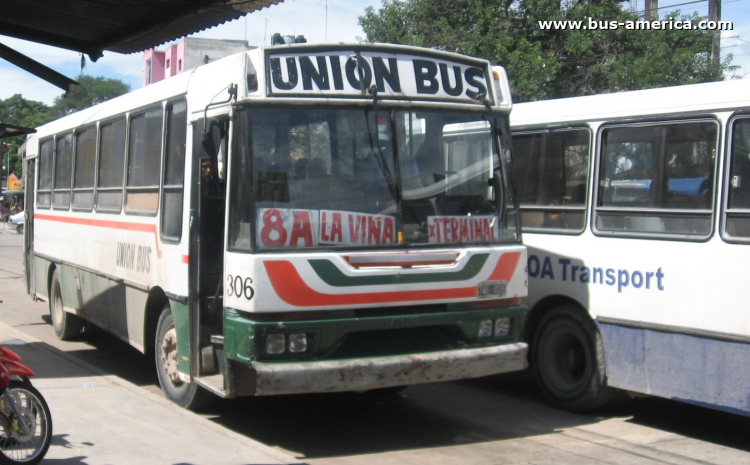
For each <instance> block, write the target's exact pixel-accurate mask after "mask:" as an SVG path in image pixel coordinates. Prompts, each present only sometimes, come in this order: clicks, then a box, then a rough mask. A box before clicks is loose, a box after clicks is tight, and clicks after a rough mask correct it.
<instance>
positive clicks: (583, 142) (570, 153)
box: [513, 129, 590, 232]
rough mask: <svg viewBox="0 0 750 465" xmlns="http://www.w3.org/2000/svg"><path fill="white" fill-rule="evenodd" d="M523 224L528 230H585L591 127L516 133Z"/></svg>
mask: <svg viewBox="0 0 750 465" xmlns="http://www.w3.org/2000/svg"><path fill="white" fill-rule="evenodd" d="M513 151H514V158H513V161H514V165H515V172H516V183H517V185H518V192H519V197H520V203H521V224H522V227H523V228H524V229H526V230H533V229H539V228H543V229H554V230H565V231H571V232H573V231H581V230H582V229H583V228H584V218H585V209H586V192H587V186H588V171H589V156H590V155H589V131H588V130H587V129H573V130H562V131H553V132H539V133H527V134H523V133H522V134H516V135H514V136H513Z"/></svg>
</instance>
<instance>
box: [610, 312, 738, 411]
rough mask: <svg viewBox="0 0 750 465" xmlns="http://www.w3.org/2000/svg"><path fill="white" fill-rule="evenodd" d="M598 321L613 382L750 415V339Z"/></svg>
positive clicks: (612, 383) (629, 387) (663, 395)
mask: <svg viewBox="0 0 750 465" xmlns="http://www.w3.org/2000/svg"><path fill="white" fill-rule="evenodd" d="M598 323H599V330H600V332H601V335H602V338H603V340H604V347H606V358H607V377H608V384H609V385H610V386H613V387H617V388H621V389H626V390H629V391H636V392H642V393H646V394H651V395H656V396H660V397H666V398H670V399H673V400H678V401H681V402H689V403H692V404H696V405H701V406H704V407H711V408H715V409H719V410H725V411H729V412H733V413H740V414H744V415H750V397H748V391H747V386H750V371H748V370H747V360H750V344H744V343H740V342H731V341H721V340H716V339H710V338H706V337H697V336H692V335H688V334H675V333H667V332H662V331H654V330H650V329H644V328H631V327H626V326H621V325H614V324H605V323H601V322H598Z"/></svg>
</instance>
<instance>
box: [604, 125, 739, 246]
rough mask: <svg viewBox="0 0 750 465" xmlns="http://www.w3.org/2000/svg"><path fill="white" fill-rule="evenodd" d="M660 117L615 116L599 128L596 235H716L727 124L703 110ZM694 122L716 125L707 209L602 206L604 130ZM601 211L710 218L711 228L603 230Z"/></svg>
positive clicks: (691, 238) (690, 238)
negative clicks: (703, 231)
mask: <svg viewBox="0 0 750 465" xmlns="http://www.w3.org/2000/svg"><path fill="white" fill-rule="evenodd" d="M659 116H660V117H658V118H656V119H654V118H640V119H633V120H616V121H605V122H603V123H602V124H600V125H599V127H598V128H597V130H596V149H595V150H596V151H595V159H594V163H595V166H594V173H593V178H592V180H593V182H592V186H593V192H592V193H591V200H592V201H591V220H590V224H591V231H592V232H593V233H594V235H596V236H601V237H625V238H631V237H632V238H639V239H655V240H676V241H681V242H707V241H709V240H710V239H711V237H712V236H713V235H714V233H715V230H716V214H717V211H716V196H717V185H718V173H720V171H719V169H720V167H721V165H720V163H721V159H722V158H723V157H722V156H721V152H722V150H723V147H722V140H723V136H722V134H723V131H724V126H723V124H722V121H721V120H720V119H719V117H718V116H717V115H716V114H714V113H707V114H706V113H704V114H695V115H680V116H675V117H669V116H666V115H659ZM694 123H713V124H714V125H715V126H716V140H715V142H716V145H715V151H716V153H715V156H714V162H713V163H714V164H713V173H714V178H713V184H712V186H711V202H710V206H709V208H708V209H670V208H650V207H646V208H628V207H600V206H599V201H600V198H601V195H602V186H601V180H600V175H601V170H602V164H603V163H604V154H603V152H602V148H603V142H602V139H603V133H604V131H605V130H607V129H612V128H635V127H649V126H670V125H678V124H694ZM601 213H610V214H612V216H627V215H628V214H631V215H632V214H641V217H642V218H659V219H661V218H686V217H690V218H708V220H709V222H708V224H709V226H710V227H709V230H708V232H707V233H706V234H692V233H685V232H680V233H675V232H659V231H649V232H642V231H624V230H618V231H616V230H603V229H600V228H598V227H597V221H598V219H599V218H600V215H601Z"/></svg>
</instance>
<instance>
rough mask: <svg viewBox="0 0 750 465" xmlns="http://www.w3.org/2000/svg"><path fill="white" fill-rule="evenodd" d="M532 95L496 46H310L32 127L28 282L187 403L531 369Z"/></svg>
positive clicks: (252, 55)
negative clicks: (463, 49) (520, 211)
mask: <svg viewBox="0 0 750 465" xmlns="http://www.w3.org/2000/svg"><path fill="white" fill-rule="evenodd" d="M510 109H511V100H510V94H509V90H508V82H507V76H506V74H505V71H504V69H503V68H501V67H495V66H490V64H489V63H488V62H487V61H484V60H478V59H474V58H470V57H465V56H460V55H455V54H449V53H443V52H438V51H434V50H426V49H420V48H413V47H401V46H389V45H367V44H357V45H341V44H338V45H297V44H295V45H282V46H274V47H269V48H265V49H257V50H252V51H249V52H243V53H240V54H237V55H233V56H230V57H227V58H225V59H222V60H218V61H216V62H213V63H209V64H205V65H203V66H200V67H198V68H196V69H194V70H192V71H188V72H185V73H183V74H180V75H177V76H175V77H172V78H169V79H167V80H165V81H162V82H159V83H155V84H152V85H149V86H147V87H145V88H143V89H140V90H137V91H134V92H132V93H130V94H128V95H125V96H122V97H120V98H117V99H113V100H111V101H108V102H105V103H103V104H100V105H97V106H95V107H92V108H90V109H87V110H84V111H81V112H78V113H75V114H72V115H70V116H66V117H64V118H62V119H59V120H57V121H54V122H52V123H49V124H47V125H45V126H42V127H40V128H38V130H37V133H36V134H34V135H33V136H32V137H30V138H29V140H28V147H29V149H28V159H27V160H28V163H29V173H31V174H30V179H32V182H29V183H28V185H29V186H33V188H30V189H29V190H28V193H29V196H28V199H29V201H28V205H29V208H28V210H27V212H28V220H27V221H28V223H27V228H26V234H27V235H28V238H29V247H28V248H27V275H28V283H29V293H30V294H31V295H32V296H34V297H35V298H38V299H42V300H48V301H49V307H50V313H51V318H52V323H53V326H54V329H55V332H56V333H57V335H58V336H59V337H60V338H62V339H69V338H75V337H78V336H79V335H81V333H82V331H84V332H85V325H86V324H95V325H97V326H100V327H102V328H104V329H106V330H107V331H109V332H111V333H112V334H114V335H116V336H118V337H120V338H121V339H123V340H125V341H127V342H129V343H130V344H131V345H132V346H133V347H135V348H137V349H138V350H140V351H142V352H144V353H149V352H152V353H153V355H154V357H155V360H156V367H157V371H158V375H159V381H160V383H161V386H162V388H163V390H164V392H165V394H166V396H167V397H168V398H169V399H171V400H172V401H174V402H176V403H177V404H179V405H182V406H184V407H187V408H195V407H197V406H198V405H200V404H201V403H202V402H203V400H205V397H206V393H207V392H213V393H215V394H218V395H220V396H225V397H230V398H231V397H235V396H241V395H273V394H294V393H308V392H334V391H345V390H355V391H365V390H371V389H380V388H392V389H398V388H399V387H402V386H406V385H410V384H415V383H426V382H434V381H444V380H453V379H464V378H472V377H479V376H485V375H490V374H495V373H502V372H507V371H514V370H520V369H524V368H525V367H526V366H527V362H526V350H527V346H526V344H525V343H523V342H521V341H520V331H521V327H522V324H523V321H524V318H525V314H526V307H525V306H523V305H522V304H521V302H520V299H521V298H522V297H524V296H525V295H526V293H527V275H526V262H527V257H526V249H525V247H524V246H523V245H522V244H521V238H520V223H519V221H518V217H517V211H516V208H515V206H514V199H513V192H514V188H513V186H512V181H511V180H512V172H511V169H510V151H509V148H510V145H511V144H510V129H509V122H508V114H509V112H510ZM465 123H475V124H478V125H480V126H481V127H483V128H484V129H485V131H484V137H483V138H482V140H481V141H478V142H476V141H475V142H474V143H472V144H467V143H466V142H465V141H453V142H451V141H448V140H446V141H444V140H443V133H444V132H445V131H446V130H448V129H450V128H452V127H455V126H456V125H460V124H465ZM446 128H447V129H446Z"/></svg>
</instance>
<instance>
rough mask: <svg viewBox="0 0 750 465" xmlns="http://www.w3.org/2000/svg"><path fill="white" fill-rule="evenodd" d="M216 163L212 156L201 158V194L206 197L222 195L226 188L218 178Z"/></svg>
mask: <svg viewBox="0 0 750 465" xmlns="http://www.w3.org/2000/svg"><path fill="white" fill-rule="evenodd" d="M216 174H217V173H216V165H215V164H214V161H213V160H212V159H210V158H204V159H202V160H201V195H203V196H204V197H221V196H223V195H224V188H223V186H222V185H221V183H220V182H219V180H218V179H217V176H216Z"/></svg>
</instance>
